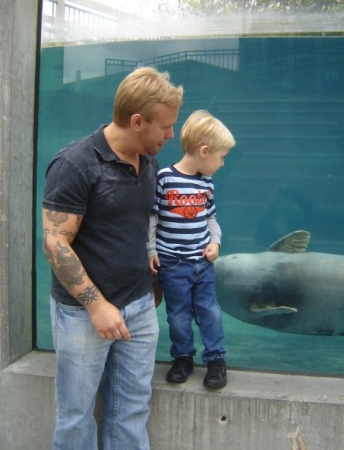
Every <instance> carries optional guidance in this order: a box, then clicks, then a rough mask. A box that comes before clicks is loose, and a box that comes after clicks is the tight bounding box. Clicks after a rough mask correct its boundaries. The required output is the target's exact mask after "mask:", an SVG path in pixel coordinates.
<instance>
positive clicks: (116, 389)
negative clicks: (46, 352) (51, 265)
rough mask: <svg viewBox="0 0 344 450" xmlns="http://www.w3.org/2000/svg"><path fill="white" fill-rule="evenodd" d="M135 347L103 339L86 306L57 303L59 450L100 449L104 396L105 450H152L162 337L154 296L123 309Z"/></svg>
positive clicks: (53, 311)
mask: <svg viewBox="0 0 344 450" xmlns="http://www.w3.org/2000/svg"><path fill="white" fill-rule="evenodd" d="M121 313H122V315H123V317H124V319H125V322H126V325H127V327H128V329H129V332H130V334H131V340H130V341H129V342H127V341H125V340H124V339H123V340H114V341H110V340H103V339H101V338H100V337H99V336H98V334H97V332H96V331H95V329H94V327H93V325H92V323H91V321H90V317H89V314H88V312H87V311H86V309H84V308H83V307H81V306H80V307H76V306H67V305H64V304H61V303H56V302H55V300H54V299H51V316H52V328H53V339H54V346H55V351H56V358H57V368H56V379H55V401H56V414H57V416H56V426H55V433H54V439H53V444H52V449H53V450H97V449H98V445H97V426H96V422H95V419H94V415H93V413H94V406H95V399H96V394H97V390H98V387H99V383H100V382H102V387H103V392H104V404H105V411H104V418H103V448H104V450H149V448H150V446H149V439H148V434H147V428H146V424H147V420H148V416H149V406H148V402H149V400H150V397H151V380H152V376H153V371H154V363H155V351H156V345H157V340H158V334H159V327H158V322H157V316H156V310H155V305H154V299H153V296H152V294H148V295H146V296H144V297H142V298H141V299H138V300H136V301H134V302H133V303H131V304H130V305H128V306H126V307H125V308H123V309H122V310H121Z"/></svg>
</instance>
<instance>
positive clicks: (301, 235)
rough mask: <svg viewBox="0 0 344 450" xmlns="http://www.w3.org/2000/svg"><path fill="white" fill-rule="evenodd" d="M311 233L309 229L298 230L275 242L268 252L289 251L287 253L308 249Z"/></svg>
mask: <svg viewBox="0 0 344 450" xmlns="http://www.w3.org/2000/svg"><path fill="white" fill-rule="evenodd" d="M310 239H311V235H310V234H309V233H308V231H303V230H298V231H293V233H290V234H287V236H284V237H282V238H281V239H279V240H278V241H276V242H274V243H273V244H272V245H271V246H270V247H269V248H268V250H267V251H268V252H287V253H301V252H304V251H305V250H306V249H307V246H308V244H309V241H310Z"/></svg>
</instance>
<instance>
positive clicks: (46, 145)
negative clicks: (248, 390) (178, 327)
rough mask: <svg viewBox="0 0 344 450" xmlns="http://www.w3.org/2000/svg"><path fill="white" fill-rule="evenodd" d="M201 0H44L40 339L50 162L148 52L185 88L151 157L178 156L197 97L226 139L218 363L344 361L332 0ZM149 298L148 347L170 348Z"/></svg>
mask: <svg viewBox="0 0 344 450" xmlns="http://www.w3.org/2000/svg"><path fill="white" fill-rule="evenodd" d="M199 3H200V5H201V6H195V2H192V1H188V0H185V1H182V0H180V1H175V2H174V1H163V0H160V1H159V0H152V1H150V2H147V0H145V1H134V0H132V1H130V2H128V1H113V0H108V1H105V0H103V1H91V0H79V1H75V2H71V1H67V0H66V1H64V2H63V1H58V2H57V1H56V0H44V1H43V21H42V43H41V51H40V72H39V112H38V157H37V239H36V286H37V289H36V312H37V313H36V328H37V333H36V336H37V340H36V346H37V348H39V349H47V350H52V349H53V344H52V337H51V330H50V316H49V287H50V269H49V266H48V263H47V262H46V260H45V259H44V257H43V254H42V250H41V249H42V225H41V224H42V221H41V201H42V191H43V186H44V178H45V170H46V167H47V164H48V162H49V161H50V159H51V158H52V157H53V155H54V154H55V153H56V152H57V151H58V150H59V149H60V148H62V147H63V146H64V145H66V144H67V143H68V142H70V141H72V140H74V139H77V138H79V137H82V136H84V135H87V134H89V133H91V132H92V131H94V130H95V129H97V128H98V126H99V125H100V124H103V123H109V122H110V121H111V117H112V106H113V98H114V94H115V91H116V88H117V86H118V85H119V83H120V82H121V80H122V79H123V78H124V77H125V76H126V75H127V74H128V73H129V72H130V71H132V70H133V69H134V68H135V67H137V66H139V65H151V66H154V67H156V68H158V69H159V70H161V71H168V72H169V73H170V75H171V79H172V81H173V82H174V83H175V84H177V85H179V84H181V85H183V86H184V90H185V97H184V102H183V105H182V107H181V109H180V114H179V118H178V122H177V124H176V126H175V138H174V139H173V140H171V141H170V142H169V143H168V144H167V145H166V146H165V147H164V149H163V150H162V151H161V152H160V153H159V155H158V160H159V164H160V166H161V167H163V166H165V165H167V164H170V163H174V162H177V161H178V160H179V159H180V158H181V156H182V151H181V147H180V143H179V132H180V129H181V126H182V124H183V122H184V121H185V120H186V118H187V117H188V116H189V114H190V113H191V112H193V111H194V110H197V109H206V110H208V111H210V112H211V113H212V114H214V115H215V116H216V117H217V118H219V119H220V120H221V121H223V122H224V123H225V125H226V126H227V127H228V128H229V129H230V130H231V132H232V133H233V135H234V137H235V139H236V146H235V147H234V148H233V149H232V150H231V151H230V153H229V155H228V156H227V157H226V158H225V165H224V167H222V168H221V169H220V170H219V171H218V172H217V173H216V174H215V175H214V177H213V179H214V183H215V201H216V205H217V219H218V222H219V224H220V226H221V228H222V245H221V249H220V256H219V258H218V260H217V261H216V263H215V270H216V273H217V290H218V297H219V301H220V304H221V307H222V311H223V324H224V330H225V347H226V349H227V353H228V356H227V366H228V368H229V369H231V368H240V369H254V370H264V371H277V372H287V373H307V374H322V375H329V376H343V375H344V359H343V357H342V349H343V342H344V341H343V339H344V320H343V317H344V295H343V292H344V202H343V192H344V82H343V80H344V34H343V31H344V26H343V24H344V8H343V2H342V1H341V2H338V1H333V2H332V1H331V0H328V1H326V2H317V3H315V2H313V3H311V2H302V4H303V5H304V6H303V7H298V6H294V7H291V6H290V5H291V4H290V2H285V4H284V2H283V1H282V2H277V1H275V2H273V1H271V2H269V1H268V2H266V1H265V2H260V1H259V0H258V1H255V2H253V1H252V2H250V1H248V2H247V1H246V2H235V1H234V2H227V1H223V2H221V1H220V2H212V1H210V0H209V1H208V2H207V1H205V2H199ZM296 3H297V2H295V4H296ZM305 5H306V6H305ZM115 251H116V249H114V252H115ZM157 312H158V316H159V322H160V328H161V333H160V339H159V345H158V351H157V360H158V361H170V360H171V356H170V354H169V348H170V341H169V335H168V326H167V321H166V312H165V305H164V301H163V302H162V303H161V305H160V306H159V307H158V309H157ZM193 328H194V338H195V345H196V348H197V354H196V357H195V360H196V362H197V363H201V357H200V355H201V352H202V350H203V344H202V340H201V338H200V335H199V330H198V327H197V325H196V324H195V323H194V324H193Z"/></svg>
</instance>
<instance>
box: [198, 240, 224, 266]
mask: <svg viewBox="0 0 344 450" xmlns="http://www.w3.org/2000/svg"><path fill="white" fill-rule="evenodd" d="M219 248H220V246H219V244H217V243H215V242H211V243H210V244H208V245H207V246H206V248H205V249H204V251H203V253H202V256H203V257H204V258H207V260H208V261H210V262H214V261H215V260H216V259H217V257H218V256H219Z"/></svg>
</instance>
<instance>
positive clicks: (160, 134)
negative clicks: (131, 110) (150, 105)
mask: <svg viewBox="0 0 344 450" xmlns="http://www.w3.org/2000/svg"><path fill="white" fill-rule="evenodd" d="M178 112H179V108H178V106H175V107H173V108H169V107H168V106H166V105H163V104H159V105H157V109H156V114H155V116H154V118H153V119H152V121H151V122H150V123H148V122H146V123H145V125H146V126H145V127H144V128H143V129H142V131H141V132H140V135H139V140H140V143H141V145H142V149H143V152H144V153H145V154H147V153H148V154H149V155H156V154H157V153H158V152H159V151H160V150H161V149H162V147H163V146H164V145H165V144H166V142H167V141H168V139H172V138H173V137H174V132H173V126H174V124H175V123H176V121H177V118H178Z"/></svg>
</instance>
